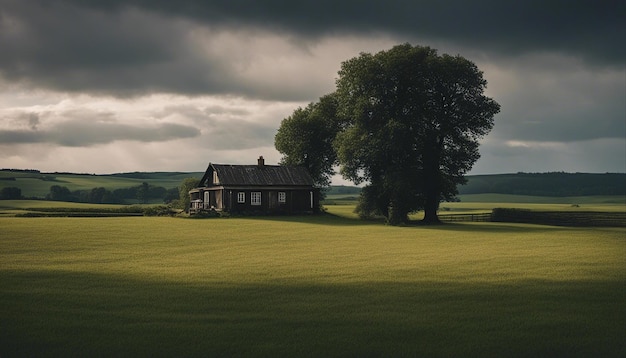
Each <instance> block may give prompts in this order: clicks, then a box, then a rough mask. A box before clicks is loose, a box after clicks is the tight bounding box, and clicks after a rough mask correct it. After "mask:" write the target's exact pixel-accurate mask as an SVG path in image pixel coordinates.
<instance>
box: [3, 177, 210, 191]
mask: <svg viewBox="0 0 626 358" xmlns="http://www.w3.org/2000/svg"><path fill="white" fill-rule="evenodd" d="M202 174H203V173H176V172H162V173H159V172H157V173H126V174H113V175H88V174H71V173H30V172H19V171H17V172H16V171H0V189H2V188H5V187H16V188H20V190H21V191H22V195H23V196H24V197H28V198H32V197H38V198H44V197H45V196H46V194H48V193H49V192H50V187H51V186H53V185H59V186H64V187H67V188H68V189H69V190H70V191H75V190H91V189H93V188H96V187H103V188H106V189H107V190H115V189H122V188H129V187H133V186H137V185H141V184H142V183H143V182H146V183H149V184H150V185H154V186H162V187H164V188H166V189H170V188H176V187H177V186H179V185H180V183H181V182H182V181H183V179H185V178H188V177H197V178H198V179H200V177H202Z"/></svg>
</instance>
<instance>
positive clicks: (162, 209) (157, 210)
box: [143, 205, 176, 216]
mask: <svg viewBox="0 0 626 358" xmlns="http://www.w3.org/2000/svg"><path fill="white" fill-rule="evenodd" d="M175 214H176V211H174V210H172V208H170V207H169V206H165V205H158V206H149V207H146V208H144V209H143V215H144V216H174V215H175Z"/></svg>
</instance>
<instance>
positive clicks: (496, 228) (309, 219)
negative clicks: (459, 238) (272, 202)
mask: <svg viewBox="0 0 626 358" xmlns="http://www.w3.org/2000/svg"><path fill="white" fill-rule="evenodd" d="M246 218H247V219H251V220H259V221H274V222H288V223H294V222H296V223H303V224H314V225H315V224H317V225H326V226H363V225H376V226H387V224H386V223H385V221H384V219H371V220H362V219H357V218H346V217H343V216H340V215H336V214H332V213H321V214H316V215H294V216H250V217H246ZM389 227H392V226H389ZM397 227H401V228H405V229H407V230H423V229H429V230H441V231H459V232H467V231H482V232H495V233H524V232H545V231H551V230H563V229H565V227H562V226H561V227H558V226H547V225H533V224H520V223H491V222H441V223H439V224H434V225H430V224H422V223H421V222H420V221H419V220H418V221H411V222H410V223H408V224H404V225H400V226H397Z"/></svg>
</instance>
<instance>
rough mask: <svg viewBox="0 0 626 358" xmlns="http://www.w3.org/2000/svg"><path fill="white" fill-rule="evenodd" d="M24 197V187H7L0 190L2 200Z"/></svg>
mask: <svg viewBox="0 0 626 358" xmlns="http://www.w3.org/2000/svg"><path fill="white" fill-rule="evenodd" d="M21 198H22V189H20V188H17V187H12V186H10V187H5V188H2V190H0V200H19V199H21Z"/></svg>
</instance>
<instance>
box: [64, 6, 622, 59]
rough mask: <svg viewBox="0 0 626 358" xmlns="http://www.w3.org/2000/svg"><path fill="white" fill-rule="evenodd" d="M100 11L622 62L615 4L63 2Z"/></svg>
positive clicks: (618, 9) (306, 33) (305, 33)
mask: <svg viewBox="0 0 626 358" xmlns="http://www.w3.org/2000/svg"><path fill="white" fill-rule="evenodd" d="M68 3H74V4H76V5H77V6H86V7H91V8H94V9H100V10H104V11H116V12H119V11H124V10H125V9H128V8H131V7H136V8H141V9H145V10H148V11H153V12H157V13H161V14H163V15H164V16H171V15H176V16H180V17H184V18H190V19H194V20H196V21H199V22H202V23H206V24H208V25H211V26H229V27H242V26H251V27H259V28H268V29H273V30H277V31H284V32H291V33H296V34H299V35H303V36H312V37H317V36H323V35H329V34H336V33H341V32H347V33H361V32H368V33H371V32H377V31H382V32H389V33H393V34H403V35H410V36H413V37H426V38H435V39H448V40H451V41H453V42H456V43H457V44H463V45H465V46H468V47H472V46H478V47H486V48H488V49H489V51H496V52H502V53H510V52H512V53H523V52H534V51H557V52H565V53H569V54H572V55H575V56H582V57H584V58H586V59H588V60H591V61H598V62H602V63H613V64H621V63H622V61H623V60H624V54H625V51H626V50H625V47H624V46H623V43H624V41H623V40H624V39H625V33H624V31H625V28H624V15H625V12H626V4H625V3H624V2H622V1H597V0H582V1H580V0H578V1H577V0H573V1H572V0H557V1H545V0H530V1H502V0H482V1H471V2H470V1H465V0H449V1H437V0H428V1H420V0H417V1H415V0H387V1H367V2H364V1H361V0H345V1H336V0H317V1H295V2H290V3H285V2H284V1H282V0H267V1H256V0H238V1H234V0H228V1H224V0H220V1H215V0H213V1H211V0H209V1H203V0H179V1H168V0H161V1H154V0H118V1H100V0H91V1H84V0H68Z"/></svg>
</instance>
